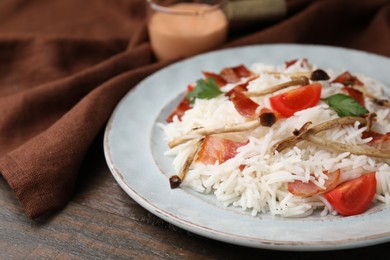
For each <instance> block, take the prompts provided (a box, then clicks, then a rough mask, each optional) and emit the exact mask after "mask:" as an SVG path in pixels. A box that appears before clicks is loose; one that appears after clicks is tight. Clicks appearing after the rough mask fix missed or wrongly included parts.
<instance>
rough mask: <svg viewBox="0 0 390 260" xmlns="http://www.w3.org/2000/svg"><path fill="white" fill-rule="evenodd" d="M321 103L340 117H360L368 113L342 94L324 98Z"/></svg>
mask: <svg viewBox="0 0 390 260" xmlns="http://www.w3.org/2000/svg"><path fill="white" fill-rule="evenodd" d="M323 101H324V102H325V103H327V104H328V105H329V106H330V107H331V108H333V109H334V110H335V111H336V112H337V114H338V115H339V116H340V117H345V116H362V115H364V114H367V113H368V112H369V111H368V110H367V109H366V108H365V107H364V106H362V105H360V104H359V103H358V102H357V101H356V100H355V99H353V98H352V97H350V96H347V95H344V94H335V95H332V96H329V97H327V98H324V99H323Z"/></svg>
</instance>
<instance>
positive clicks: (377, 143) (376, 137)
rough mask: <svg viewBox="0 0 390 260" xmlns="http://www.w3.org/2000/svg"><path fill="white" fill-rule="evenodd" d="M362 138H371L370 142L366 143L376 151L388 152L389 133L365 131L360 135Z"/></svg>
mask: <svg viewBox="0 0 390 260" xmlns="http://www.w3.org/2000/svg"><path fill="white" fill-rule="evenodd" d="M362 137H363V138H368V137H372V140H371V141H370V142H369V143H368V144H369V145H370V146H373V147H375V148H378V149H385V150H390V132H388V133H386V134H380V133H377V132H375V131H372V130H371V131H365V132H363V134H362Z"/></svg>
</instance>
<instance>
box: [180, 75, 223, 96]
mask: <svg viewBox="0 0 390 260" xmlns="http://www.w3.org/2000/svg"><path fill="white" fill-rule="evenodd" d="M222 93H223V92H222V91H221V90H220V89H219V87H218V86H217V84H216V83H215V81H214V80H213V79H212V78H208V79H207V81H206V80H204V79H200V80H198V81H196V86H195V87H194V89H193V90H192V91H191V92H190V93H188V95H187V98H188V99H189V100H190V101H191V102H194V100H195V98H200V99H212V98H215V97H217V96H219V95H220V94H222Z"/></svg>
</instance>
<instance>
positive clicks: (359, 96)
mask: <svg viewBox="0 0 390 260" xmlns="http://www.w3.org/2000/svg"><path fill="white" fill-rule="evenodd" d="M343 91H344V92H345V93H347V95H348V96H350V97H351V98H353V99H355V100H356V101H357V102H358V103H359V104H360V105H362V106H364V95H363V93H362V92H361V91H359V90H357V89H355V88H352V87H349V86H345V87H343Z"/></svg>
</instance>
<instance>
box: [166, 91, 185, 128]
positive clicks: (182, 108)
mask: <svg viewBox="0 0 390 260" xmlns="http://www.w3.org/2000/svg"><path fill="white" fill-rule="evenodd" d="M190 108H191V104H190V101H189V100H188V98H187V95H186V96H185V97H184V98H183V99H182V100H181V101H180V103H179V105H178V106H177V107H176V108H175V110H174V111H173V112H172V113H171V114H170V115H169V116H168V117H167V118H166V119H165V121H166V122H167V123H171V122H172V121H173V117H174V116H176V115H177V116H178V118H179V120H181V117H182V116H183V115H184V113H185V112H186V111H187V110H188V109H190Z"/></svg>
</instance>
